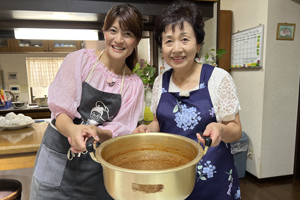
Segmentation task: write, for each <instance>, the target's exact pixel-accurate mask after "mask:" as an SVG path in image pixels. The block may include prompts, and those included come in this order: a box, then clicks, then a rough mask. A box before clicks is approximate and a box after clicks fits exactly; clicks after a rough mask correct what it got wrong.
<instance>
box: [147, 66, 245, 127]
mask: <svg viewBox="0 0 300 200" xmlns="http://www.w3.org/2000/svg"><path fill="white" fill-rule="evenodd" d="M197 89H199V86H197V87H196V88H194V89H192V90H190V91H189V92H191V91H194V90H197ZM181 91H182V90H181V89H180V88H178V87H177V86H176V85H175V84H174V83H173V81H172V77H171V78H170V85H169V92H181ZM208 91H209V95H210V98H211V101H212V104H213V107H214V110H215V113H216V118H217V122H222V121H231V120H234V118H235V115H236V114H237V113H238V111H239V110H241V107H240V102H239V99H238V94H237V90H236V86H235V84H234V81H233V79H232V77H231V76H230V74H229V73H228V72H226V71H225V70H224V69H222V68H218V67H216V68H215V69H214V70H213V72H212V74H211V77H210V79H209V80H208ZM161 93H162V74H161V75H159V76H158V77H156V79H155V82H154V85H153V91H152V103H151V107H150V109H151V112H152V113H153V114H154V115H156V109H157V106H158V103H159V100H160V96H161Z"/></svg>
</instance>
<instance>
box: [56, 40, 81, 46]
mask: <svg viewBox="0 0 300 200" xmlns="http://www.w3.org/2000/svg"><path fill="white" fill-rule="evenodd" d="M54 47H76V41H72V40H54Z"/></svg>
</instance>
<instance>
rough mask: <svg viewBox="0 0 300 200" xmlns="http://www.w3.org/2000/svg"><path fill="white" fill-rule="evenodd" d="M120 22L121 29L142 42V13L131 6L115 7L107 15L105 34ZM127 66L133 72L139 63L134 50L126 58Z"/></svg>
mask: <svg viewBox="0 0 300 200" xmlns="http://www.w3.org/2000/svg"><path fill="white" fill-rule="evenodd" d="M116 18H117V19H118V20H119V24H120V27H121V29H122V30H123V31H124V30H129V31H131V32H132V33H133V34H134V36H135V37H136V39H137V41H140V39H141V38H142V35H143V18H142V14H141V13H140V11H139V10H138V9H137V8H135V7H134V6H132V5H130V4H121V5H115V6H113V7H112V8H111V9H110V10H109V11H108V13H107V15H106V17H105V20H104V24H103V28H102V30H103V32H105V31H107V30H108V29H109V28H110V27H111V26H112V24H113V23H114V21H115V19H116ZM125 62H126V65H127V66H128V67H129V68H130V69H131V70H132V69H133V68H134V67H135V64H136V63H137V52H136V50H135V49H134V50H133V52H132V54H131V55H130V56H128V57H127V58H126V61H125Z"/></svg>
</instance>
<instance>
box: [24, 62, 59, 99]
mask: <svg viewBox="0 0 300 200" xmlns="http://www.w3.org/2000/svg"><path fill="white" fill-rule="evenodd" d="M63 60H64V58H61V57H51V58H26V69H27V77H28V87H29V91H30V92H29V98H30V100H31V102H34V97H37V98H38V97H44V96H45V95H47V96H48V88H49V86H50V84H51V83H52V81H53V80H54V78H55V76H56V73H57V71H58V69H59V67H60V66H61V64H62V62H63Z"/></svg>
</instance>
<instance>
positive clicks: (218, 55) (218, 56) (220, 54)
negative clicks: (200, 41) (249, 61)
mask: <svg viewBox="0 0 300 200" xmlns="http://www.w3.org/2000/svg"><path fill="white" fill-rule="evenodd" d="M215 51H216V50H215V49H211V50H210V51H209V52H208V53H207V54H206V55H205V63H208V64H210V65H213V66H215V67H217V66H218V65H217V60H218V59H221V58H222V57H223V54H224V53H227V51H226V50H225V49H218V50H217V51H216V53H215V54H214V53H213V52H215ZM210 56H211V60H209V57H210Z"/></svg>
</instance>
